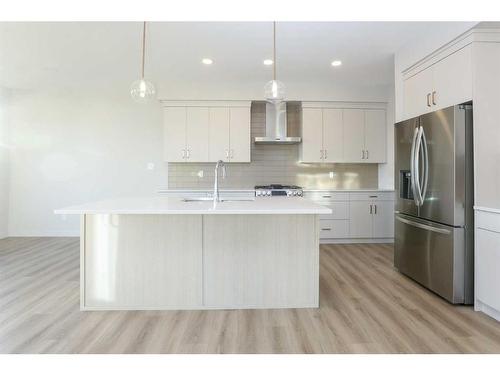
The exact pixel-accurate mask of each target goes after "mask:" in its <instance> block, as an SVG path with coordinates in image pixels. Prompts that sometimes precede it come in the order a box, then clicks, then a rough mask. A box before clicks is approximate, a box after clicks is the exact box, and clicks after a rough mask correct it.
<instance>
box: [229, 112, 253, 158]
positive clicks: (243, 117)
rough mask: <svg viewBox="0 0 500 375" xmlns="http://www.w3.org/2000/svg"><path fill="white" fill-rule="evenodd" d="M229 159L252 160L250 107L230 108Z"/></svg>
mask: <svg viewBox="0 0 500 375" xmlns="http://www.w3.org/2000/svg"><path fill="white" fill-rule="evenodd" d="M229 113H230V117H229V124H230V126H229V161H230V162H232V163H249V162H250V121H251V120H250V107H231V108H230V109H229Z"/></svg>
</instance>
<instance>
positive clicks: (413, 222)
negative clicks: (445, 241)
mask: <svg viewBox="0 0 500 375" xmlns="http://www.w3.org/2000/svg"><path fill="white" fill-rule="evenodd" d="M396 220H398V221H400V222H402V223H405V224H408V225H411V226H413V227H416V228H420V229H425V230H429V231H431V232H436V233H442V234H451V231H450V230H448V229H443V228H436V227H433V226H430V225H426V224H423V223H417V222H416V221H411V220H408V219H403V218H402V217H400V216H396Z"/></svg>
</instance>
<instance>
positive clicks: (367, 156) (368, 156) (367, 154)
mask: <svg viewBox="0 0 500 375" xmlns="http://www.w3.org/2000/svg"><path fill="white" fill-rule="evenodd" d="M366 158H367V159H370V154H369V153H368V150H366Z"/></svg>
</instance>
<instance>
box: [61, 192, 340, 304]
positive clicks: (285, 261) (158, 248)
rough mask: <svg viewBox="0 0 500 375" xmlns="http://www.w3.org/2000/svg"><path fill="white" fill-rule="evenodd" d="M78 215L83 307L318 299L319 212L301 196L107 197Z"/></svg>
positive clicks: (79, 209) (314, 301)
mask: <svg viewBox="0 0 500 375" xmlns="http://www.w3.org/2000/svg"><path fill="white" fill-rule="evenodd" d="M55 213H56V214H78V215H81V234H80V239H81V241H80V242H81V246H80V254H81V256H80V266H81V269H80V275H81V277H80V279H81V294H80V297H81V309H82V310H174V309H248V308H300V307H318V306H319V215H321V214H329V213H331V210H330V209H329V208H327V207H323V206H321V205H318V204H315V203H313V202H311V201H309V200H306V199H304V198H298V197H297V198H290V197H273V198H256V199H254V200H237V199H236V200H233V201H223V202H217V203H216V204H215V203H214V202H212V201H202V200H201V201H184V200H183V199H182V198H181V197H147V198H130V199H114V200H107V201H101V202H95V203H89V204H84V205H80V206H72V207H67V208H64V209H60V210H56V211H55Z"/></svg>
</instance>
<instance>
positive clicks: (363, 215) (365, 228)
mask: <svg viewBox="0 0 500 375" xmlns="http://www.w3.org/2000/svg"><path fill="white" fill-rule="evenodd" d="M371 204H372V203H371V202H369V201H359V202H355V201H353V202H349V218H350V220H349V237H350V238H371V237H372V235H373V215H372V214H371V213H370V205H371Z"/></svg>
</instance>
